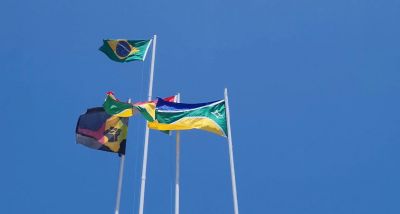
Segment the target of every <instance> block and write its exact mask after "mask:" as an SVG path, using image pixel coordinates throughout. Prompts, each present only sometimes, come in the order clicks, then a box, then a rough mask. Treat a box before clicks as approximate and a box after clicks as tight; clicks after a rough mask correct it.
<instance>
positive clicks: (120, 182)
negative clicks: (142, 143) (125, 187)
mask: <svg viewBox="0 0 400 214" xmlns="http://www.w3.org/2000/svg"><path fill="white" fill-rule="evenodd" d="M124 164H125V155H121V161H120V164H119V177H118V191H117V201H116V204H115V214H119V204H120V202H121V192H122V177H123V176H124Z"/></svg>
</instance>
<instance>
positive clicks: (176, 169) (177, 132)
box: [175, 93, 181, 214]
mask: <svg viewBox="0 0 400 214" xmlns="http://www.w3.org/2000/svg"><path fill="white" fill-rule="evenodd" d="M176 102H177V103H179V102H181V94H180V93H178V95H177V96H176ZM175 155H176V159H175V167H176V168H175V214H179V175H180V156H181V148H180V132H179V131H176V153H175Z"/></svg>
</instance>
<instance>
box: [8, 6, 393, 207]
mask: <svg viewBox="0 0 400 214" xmlns="http://www.w3.org/2000/svg"><path fill="white" fill-rule="evenodd" d="M399 21H400V1H399V0H385V1H377V0H363V1H361V0H337V1H316V0H304V1H297V0H246V1H238V0H201V1H191V0H172V1H160V0H146V1H142V0H138V1H134V0H116V1H105V0H98V1H93V0H91V1H89V0H36V1H15V0H3V1H2V5H1V7H0V26H1V30H0V39H1V41H2V45H1V48H0V72H1V78H0V89H1V91H2V92H3V96H2V99H1V101H0V104H1V105H0V110H1V112H2V114H3V115H2V122H1V123H0V130H1V132H0V133H1V136H2V137H1V145H2V147H1V148H2V150H1V151H2V152H1V155H0V170H1V174H0V213H8V214H14V213H15V214H21V213H38V214H39V213H40V214H43V213H51V214H54V213H57V214H71V213H96V214H101V213H105V214H110V213H113V210H114V206H115V195H116V190H117V176H118V167H119V158H118V156H117V155H115V154H112V153H107V152H101V151H96V150H91V149H88V148H86V147H84V146H82V145H77V144H75V133H74V131H75V125H76V122H77V119H78V117H79V115H80V114H82V113H83V112H85V111H86V108H89V107H95V106H100V105H101V104H102V102H103V100H104V98H105V93H106V92H107V91H110V90H111V91H114V92H115V93H116V95H117V97H119V98H120V99H123V100H127V99H128V98H132V100H133V101H142V100H145V99H146V94H147V87H148V76H149V75H148V74H149V68H150V61H149V60H147V61H145V62H143V63H142V62H132V63H125V64H122V63H116V62H113V61H111V60H109V59H108V58H107V57H106V56H105V55H104V54H103V53H101V52H100V51H98V48H99V47H100V46H101V44H102V39H104V38H128V39H148V38H150V37H151V36H152V35H154V34H157V35H158V46H157V57H156V67H155V82H154V96H162V97H164V96H170V95H172V94H175V93H177V92H180V93H181V100H182V102H189V103H195V102H206V101H212V100H216V99H222V98H223V89H224V88H225V87H228V89H229V95H230V100H229V101H230V105H231V116H232V129H233V141H234V152H235V163H236V176H237V185H238V198H239V209H240V212H241V213H242V214H259V213H261V214H263V213H266V214H268V213H273V214H298V213H304V214H321V213H324V214H339V213H340V214H358V213H359V214H376V213H385V214H398V213H400V205H399V198H400V183H399V180H400V172H399V167H398V165H399V163H400V155H399V153H400V132H399V129H400V115H399V109H400V101H399V91H400V60H399V59H400V42H399V38H400V28H399ZM143 139H144V120H143V119H142V118H141V117H133V118H131V120H130V127H129V133H128V142H127V156H126V166H125V172H126V173H125V177H124V184H123V194H122V201H121V212H120V213H121V214H127V213H137V211H138V204H139V187H140V176H141V163H142V156H143ZM174 158H175V145H174V138H173V137H169V136H166V135H164V134H162V133H158V132H154V131H152V132H151V135H150V147H149V162H148V175H147V188H146V190H147V191H146V205H145V213H146V214H159V213H161V214H164V213H172V212H173V204H174V200H173V196H174V192H173V183H174V173H175V171H174V164H175V160H174ZM181 161H182V163H181V213H183V214H188V213H190V214H205V213H207V214H225V213H233V206H232V195H231V180H230V174H229V158H228V146H227V143H226V140H225V139H224V138H222V137H219V136H217V135H214V134H211V133H207V132H202V131H186V132H183V133H182V157H181Z"/></svg>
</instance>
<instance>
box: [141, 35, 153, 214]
mask: <svg viewBox="0 0 400 214" xmlns="http://www.w3.org/2000/svg"><path fill="white" fill-rule="evenodd" d="M156 42H157V35H154V37H153V51H152V53H151V65H150V80H149V94H148V97H147V100H148V101H151V97H152V94H153V78H154V62H155V58H156ZM148 147H149V127H147V125H146V132H145V135H144V149H143V166H142V182H141V186H140V202H139V214H143V208H144V192H145V187H146V171H147V153H148Z"/></svg>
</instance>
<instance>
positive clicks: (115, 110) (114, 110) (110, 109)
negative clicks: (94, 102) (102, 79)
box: [103, 92, 134, 117]
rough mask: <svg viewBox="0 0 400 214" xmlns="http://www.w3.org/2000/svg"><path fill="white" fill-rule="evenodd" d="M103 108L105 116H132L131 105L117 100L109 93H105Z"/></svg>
mask: <svg viewBox="0 0 400 214" xmlns="http://www.w3.org/2000/svg"><path fill="white" fill-rule="evenodd" d="M103 108H104V110H105V111H106V112H107V114H109V115H114V116H118V117H131V116H133V114H134V111H133V106H132V104H130V103H124V102H121V101H119V100H117V99H116V98H115V96H114V94H113V93H111V92H108V93H107V98H106V100H105V101H104V103H103Z"/></svg>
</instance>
